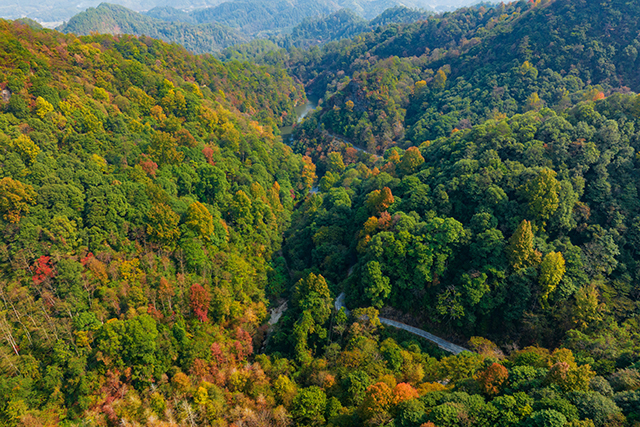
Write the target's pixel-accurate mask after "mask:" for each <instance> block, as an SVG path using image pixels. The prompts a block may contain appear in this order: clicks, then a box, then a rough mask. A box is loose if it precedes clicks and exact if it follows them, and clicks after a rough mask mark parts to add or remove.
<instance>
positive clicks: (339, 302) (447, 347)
mask: <svg viewBox="0 0 640 427" xmlns="http://www.w3.org/2000/svg"><path fill="white" fill-rule="evenodd" d="M345 297H346V295H345V293H344V292H343V293H341V294H340V295H338V298H336V301H335V307H336V311H340V309H341V308H343V307H344V310H345V312H346V313H347V314H349V309H348V308H347V307H346V306H345V305H344V299H345ZM379 319H380V323H382V324H383V325H387V326H393V327H394V328H398V329H403V330H405V331H407V332H410V333H412V334H414V335H417V336H419V337H422V338H424V339H426V340H427V341H431V342H432V343H434V344H436V345H437V346H438V347H440V348H441V349H443V350H444V351H448V352H449V353H453V354H460V353H462V352H463V351H469V350H468V349H466V348H464V347H460V346H459V345H456V344H454V343H451V342H449V341H447V340H444V339H442V338H440V337H437V336H435V335H433V334H431V333H429V332H427V331H424V330H422V329H418V328H416V327H413V326H410V325H407V324H406V323H402V322H397V321H395V320H391V319H385V318H384V317H379Z"/></svg>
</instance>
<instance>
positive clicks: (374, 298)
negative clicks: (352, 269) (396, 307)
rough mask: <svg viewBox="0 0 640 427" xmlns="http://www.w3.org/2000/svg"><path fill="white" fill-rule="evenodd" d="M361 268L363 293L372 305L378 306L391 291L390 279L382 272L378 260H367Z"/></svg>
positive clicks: (381, 304)
mask: <svg viewBox="0 0 640 427" xmlns="http://www.w3.org/2000/svg"><path fill="white" fill-rule="evenodd" d="M363 270H364V271H363V273H362V284H363V286H364V293H365V295H366V296H367V298H369V300H370V301H371V304H372V305H373V306H374V307H377V308H380V307H382V306H383V305H384V303H385V300H386V299H387V298H388V297H389V294H390V293H391V283H390V282H391V281H390V279H389V278H388V277H386V276H384V275H383V274H382V270H381V269H380V263H379V262H378V261H369V262H368V263H367V264H366V265H365V266H364V269H363Z"/></svg>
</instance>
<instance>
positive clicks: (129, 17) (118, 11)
mask: <svg viewBox="0 0 640 427" xmlns="http://www.w3.org/2000/svg"><path fill="white" fill-rule="evenodd" d="M59 29H60V31H62V32H64V33H74V34H79V35H88V34H91V33H101V34H132V35H146V36H150V37H153V38H158V39H160V40H163V41H166V42H174V43H178V44H181V45H183V46H185V47H186V48H187V49H189V50H190V51H192V52H194V53H206V52H214V51H217V50H220V49H222V48H225V47H227V46H230V45H233V44H236V43H242V42H244V41H248V40H249V38H247V37H246V36H244V35H242V34H240V33H239V32H238V31H236V30H234V29H232V28H229V27H227V26H224V25H220V24H217V23H207V24H200V25H192V24H188V23H185V22H167V21H163V20H160V19H156V18H152V17H150V16H146V15H144V14H141V13H138V12H134V11H132V10H130V9H127V8H126V7H123V6H118V5H115V4H109V3H101V4H100V5H99V6H98V7H97V8H91V9H87V10H86V11H85V12H82V13H80V14H78V15H76V16H74V17H73V18H71V20H70V21H69V22H68V23H66V24H65V25H63V26H62V27H60V28H59Z"/></svg>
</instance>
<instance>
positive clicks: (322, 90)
mask: <svg viewBox="0 0 640 427" xmlns="http://www.w3.org/2000/svg"><path fill="white" fill-rule="evenodd" d="M587 3H588V5H589V6H588V7H578V6H576V5H575V4H574V3H572V2H566V1H561V0H557V1H552V2H547V3H541V4H533V3H525V2H519V3H512V4H509V5H506V6H501V7H496V8H489V9H486V8H484V7H479V8H469V9H461V10H459V11H456V12H453V13H446V14H442V15H436V16H433V17H430V18H428V19H427V20H426V21H424V22H418V23H414V24H407V25H395V26H392V27H388V28H383V27H379V30H376V31H374V32H372V33H368V34H363V35H362V36H361V37H357V38H354V39H352V40H351V41H343V42H339V43H338V42H336V43H333V44H332V43H330V44H328V45H326V46H324V47H322V48H321V49H320V51H319V52H318V51H313V50H312V51H309V52H304V51H292V52H291V53H290V54H288V56H287V57H286V58H285V59H284V60H283V59H281V58H280V57H278V56H277V55H275V54H273V60H272V61H271V60H270V59H269V58H268V55H267V57H266V58H264V59H261V60H263V61H266V62H274V63H275V62H279V61H282V63H285V64H287V67H288V68H289V70H290V72H291V73H292V74H293V75H294V76H295V77H297V78H298V79H299V80H300V81H301V82H303V83H304V84H305V85H306V86H307V88H308V90H309V91H312V92H314V93H315V95H316V96H318V97H323V98H324V99H325V104H324V110H323V112H322V113H321V121H322V122H323V123H324V125H325V126H326V127H327V128H328V129H330V130H331V131H332V132H333V133H335V134H339V135H343V136H345V137H347V138H348V139H351V140H358V141H366V142H365V143H364V144H361V146H363V147H364V146H366V145H367V144H370V146H371V147H372V149H377V150H383V149H384V148H387V147H389V146H391V145H394V144H397V143H400V144H414V145H418V144H420V143H422V142H424V141H426V140H431V139H434V138H436V137H439V136H445V135H448V134H450V132H451V131H452V130H453V129H455V128H457V129H461V128H464V127H468V126H469V125H470V124H478V123H481V122H482V121H484V120H486V119H489V118H493V117H496V116H500V115H502V114H504V115H507V116H510V115H513V114H516V113H523V112H526V111H528V110H530V109H532V108H538V107H539V106H540V105H546V106H549V107H553V108H555V107H559V108H563V106H567V105H570V104H571V103H573V102H575V101H576V100H578V98H580V97H589V96H591V97H592V98H593V97H594V96H596V95H597V94H598V93H599V92H603V91H604V92H605V93H608V92H610V91H612V90H620V91H623V92H624V91H625V90H629V89H628V88H631V90H634V89H638V80H637V75H636V74H635V73H633V72H632V71H631V70H633V69H634V67H635V62H633V61H635V60H636V57H635V56H634V55H633V52H634V51H635V47H634V46H635V45H634V43H635V41H634V40H635V37H636V35H637V32H638V28H639V23H638V20H637V16H638V13H637V11H636V10H635V5H634V4H633V3H625V2H622V1H612V2H609V3H607V6H606V7H603V6H596V5H594V4H593V3H590V2H587ZM614 29H615V31H614ZM578 30H580V31H578ZM547 35H549V36H547ZM549 40H551V41H549ZM278 55H279V54H278ZM576 96H577V97H578V98H575V97H576ZM572 97H573V98H572ZM347 101H352V102H354V110H353V111H347V110H346V109H344V108H343V107H344V105H345V103H346V102H347ZM365 113H366V117H365V116H364V114H365ZM381 114H382V115H383V116H384V117H382V118H380V117H381ZM367 129H369V130H370V131H371V133H372V135H373V140H371V138H369V137H368V136H367V137H365V136H363V135H365V133H366V134H368V133H369V131H368V130H367ZM373 147H377V148H373Z"/></svg>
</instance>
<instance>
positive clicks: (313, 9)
mask: <svg viewBox="0 0 640 427" xmlns="http://www.w3.org/2000/svg"><path fill="white" fill-rule="evenodd" d="M394 1H395V0H394ZM342 3H346V2H344V1H342ZM372 3H376V4H382V2H381V1H379V0H376V1H375V2H372ZM384 3H385V4H386V3H388V0H384ZM352 5H353V4H352ZM335 7H339V6H338V3H337V2H333V1H332V0H329V1H326V0H325V1H324V2H311V1H308V0H293V1H286V0H284V1H278V2H276V3H270V2H267V1H247V2H242V1H237V2H227V3H223V4H221V5H220V6H218V7H214V8H208V9H200V10H197V11H194V12H191V13H187V12H184V11H180V10H178V9H174V8H172V7H168V6H167V7H158V8H154V9H152V10H150V11H149V12H147V13H138V12H135V11H133V10H130V9H127V8H125V7H123V6H119V5H115V4H110V3H101V4H100V5H99V6H98V7H96V8H90V9H87V10H86V11H85V12H82V13H79V14H78V15H76V16H74V17H73V18H71V20H70V21H69V22H68V23H66V24H64V25H63V26H61V27H59V28H58V29H59V30H60V31H62V32H64V33H74V34H79V35H88V34H91V33H101V34H132V35H146V36H150V37H154V38H159V39H161V40H163V41H166V42H174V43H179V44H181V45H183V46H185V47H186V48H187V49H189V50H191V51H192V52H194V53H211V52H217V51H220V50H223V49H224V48H226V47H229V46H232V45H236V44H240V43H246V42H249V41H250V40H251V39H253V38H257V37H272V38H273V37H277V38H276V39H272V42H273V47H277V46H279V47H292V46H293V47H308V46H312V45H317V44H322V43H325V42H328V41H332V40H338V39H342V38H348V37H352V36H355V35H357V34H359V33H362V32H364V31H368V30H370V29H371V28H375V27H376V26H379V25H386V24H388V23H392V22H415V21H417V20H419V19H426V17H427V16H429V14H430V12H427V11H425V10H419V9H409V8H406V7H404V6H396V7H394V8H390V9H386V10H385V11H383V12H382V13H381V14H380V15H378V16H376V17H375V18H373V19H372V20H371V22H369V21H367V19H365V18H363V17H362V16H361V15H359V14H358V13H357V12H355V11H353V10H352V9H345V8H340V9H338V10H337V11H333V12H332V9H333V8H335ZM285 30H289V31H290V32H291V34H283V32H284V31H285ZM258 44H260V45H262V44H264V42H262V41H260V42H258Z"/></svg>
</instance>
